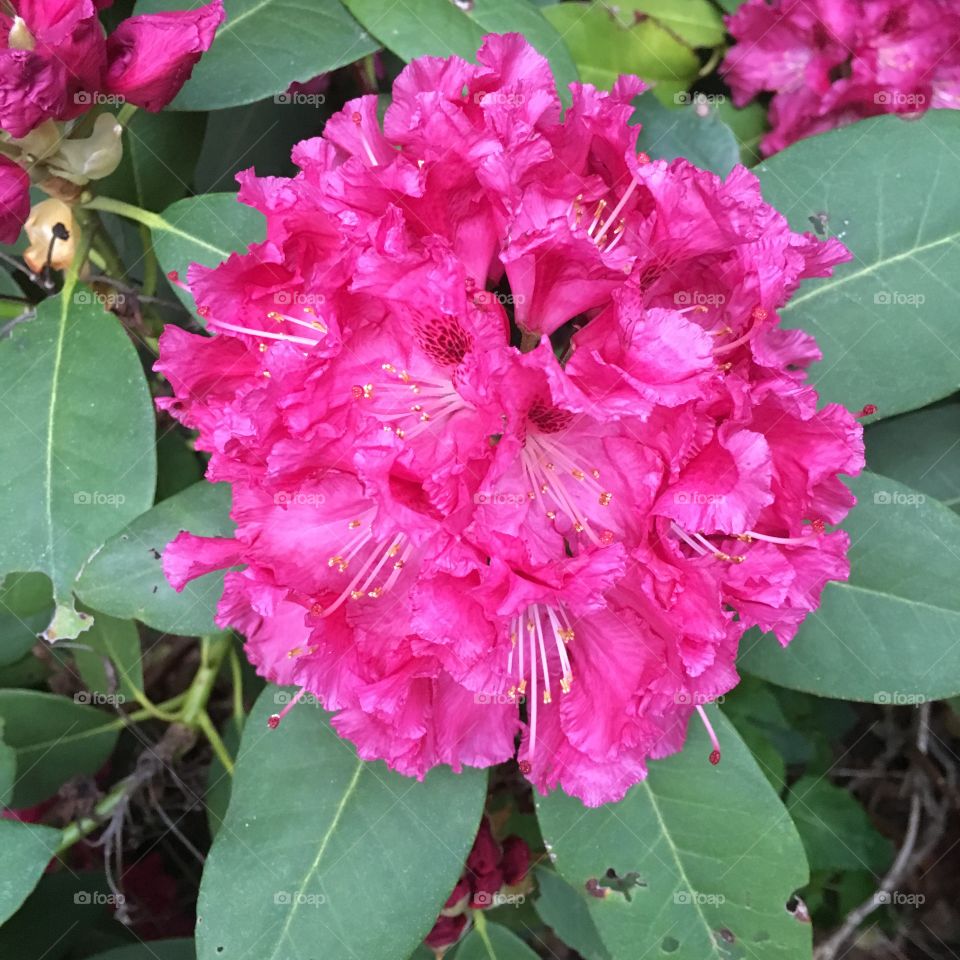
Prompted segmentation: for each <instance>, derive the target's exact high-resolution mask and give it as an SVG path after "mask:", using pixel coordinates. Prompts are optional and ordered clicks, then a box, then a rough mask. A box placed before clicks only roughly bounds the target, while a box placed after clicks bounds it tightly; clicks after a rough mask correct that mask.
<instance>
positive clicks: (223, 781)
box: [204, 717, 240, 837]
mask: <svg viewBox="0 0 960 960" xmlns="http://www.w3.org/2000/svg"><path fill="white" fill-rule="evenodd" d="M222 733H223V745H224V746H225V747H226V748H227V751H228V752H229V754H230V756H231V757H236V755H237V750H238V749H239V747H240V731H239V730H238V728H237V722H236V719H235V718H234V717H231V718H230V719H229V720H228V721H227V722H226V724H225V725H224V729H223V731H222ZM231 784H232V780H231V777H230V774H229V773H227V771H226V768H225V767H224V766H223V764H222V763H221V762H220V758H219V757H218V756H217V755H216V754H214V755H213V758H212V759H211V761H210V769H209V770H208V771H207V789H206V793H205V795H204V806H205V807H206V809H207V825H208V826H209V827H210V836H211V837H215V836H216V835H217V831H218V830H219V829H220V827H221V825H222V824H223V821H224V820H226V818H227V808H228V807H229V806H230V787H231Z"/></svg>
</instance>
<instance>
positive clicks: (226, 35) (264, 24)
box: [136, 0, 378, 110]
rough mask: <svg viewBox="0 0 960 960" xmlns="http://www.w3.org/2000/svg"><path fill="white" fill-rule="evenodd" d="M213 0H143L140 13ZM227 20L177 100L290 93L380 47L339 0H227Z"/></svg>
mask: <svg viewBox="0 0 960 960" xmlns="http://www.w3.org/2000/svg"><path fill="white" fill-rule="evenodd" d="M205 2H206V0H187V2H184V0H139V2H138V3H137V8H136V12H137V13H153V12H154V11H157V10H182V9H184V8H195V7H199V6H203V4H204V3H205ZM224 7H225V8H226V11H227V20H226V22H225V23H223V24H221V26H220V29H219V30H218V31H217V35H216V37H215V39H214V41H213V46H211V47H210V49H209V50H208V51H207V52H206V53H205V54H204V55H203V56H202V57H201V58H200V62H199V63H198V64H197V65H196V66H195V67H194V68H193V76H192V77H191V78H190V79H189V80H188V81H187V83H186V84H185V85H184V88H183V89H182V90H181V91H180V93H179V94H178V96H177V97H176V99H175V100H174V101H173V104H172V105H171V106H172V108H173V109H174V110H221V109H223V108H224V107H235V106H238V105H239V104H242V103H252V102H253V101H254V100H262V99H263V98H264V97H269V96H271V95H273V94H279V93H283V91H285V90H286V89H287V87H289V86H290V84H291V83H293V82H294V81H307V80H311V79H313V78H314V77H317V76H319V75H320V74H321V73H329V72H330V71H331V70H336V69H337V68H338V67H342V66H345V65H346V64H348V63H353V62H354V61H355V60H360V59H361V58H363V57H365V56H367V55H368V54H371V53H373V52H374V51H375V50H376V49H377V46H378V45H377V43H376V41H375V40H374V39H373V38H372V37H370V36H369V35H368V34H367V33H365V32H364V31H363V29H362V28H361V27H360V25H359V24H358V23H357V22H356V21H355V20H354V19H353V17H351V16H350V14H349V13H347V11H346V10H345V9H344V8H343V4H341V3H340V2H339V0H307V2H303V0H225V3H224Z"/></svg>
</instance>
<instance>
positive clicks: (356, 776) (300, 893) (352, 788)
mask: <svg viewBox="0 0 960 960" xmlns="http://www.w3.org/2000/svg"><path fill="white" fill-rule="evenodd" d="M365 766H366V765H365V764H364V762H363V761H362V760H357V766H356V769H355V770H354V771H353V776H352V777H351V778H350V782H349V783H348V784H347V789H346V790H345V791H344V793H343V796H342V797H341V798H340V803H339V804H338V805H337V809H336V812H335V813H334V815H333V819H332V820H331V821H330V826H329V827H328V828H327V831H326V833H324V835H323V838H322V839H321V841H320V846H319V848H318V850H317V855H316V857H314V859H313V863H312V864H310V869H309V870H307V872H306V874H305V875H304V877H303V881H302V883H301V884H300V887H299V889H298V890H297V897H296V900H295V901H294V902H293V904H291V907H290V912H289V913H288V914H287V919H286V922H285V923H284V925H283V929H282V930H281V931H280V936H279V937H278V938H277V945H276V947H274V949H273V952H272V953H271V954H270V957H271V960H277V958H278V957H279V956H280V954H279V950H280V948H281V947H282V946H283V943H284V941H285V940H286V939H287V938H288V937H289V935H290V926H291V924H292V923H293V918H294V916H295V915H296V912H297V910H298V909H299V907H300V904H301V902H302V901H303V897H304V894H305V893H306V889H307V886H308V885H309V883H310V881H311V880H312V879H313V878H314V876H316V873H317V871H318V870H319V869H320V861H321V860H322V859H323V855H324V853H326V851H327V846H328V844H329V843H330V839H331V838H332V837H333V834H334V831H335V830H336V829H337V827H338V826H339V824H340V820H341V818H342V817H343V812H344V810H345V809H346V807H347V803H348V802H349V800H350V798H351V797H352V796H353V794H354V793H356V790H357V784H358V783H359V782H360V776H361V774H362V773H363V771H364V768H365Z"/></svg>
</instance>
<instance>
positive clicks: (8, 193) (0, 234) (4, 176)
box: [0, 157, 30, 243]
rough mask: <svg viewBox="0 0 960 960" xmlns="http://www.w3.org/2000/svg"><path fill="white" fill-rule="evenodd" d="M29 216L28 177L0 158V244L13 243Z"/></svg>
mask: <svg viewBox="0 0 960 960" xmlns="http://www.w3.org/2000/svg"><path fill="white" fill-rule="evenodd" d="M28 216H30V177H29V175H28V174H27V172H26V170H24V169H23V168H21V167H19V166H17V164H15V163H14V162H13V161H12V160H7V159H6V157H0V243H14V242H15V241H16V239H17V237H18V236H20V228H21V227H22V226H23V225H24V223H25V222H26V219H27V217H28Z"/></svg>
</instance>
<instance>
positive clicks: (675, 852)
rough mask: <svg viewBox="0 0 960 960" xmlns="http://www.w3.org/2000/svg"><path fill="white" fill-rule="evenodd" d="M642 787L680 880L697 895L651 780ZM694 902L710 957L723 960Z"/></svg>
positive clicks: (694, 900)
mask: <svg viewBox="0 0 960 960" xmlns="http://www.w3.org/2000/svg"><path fill="white" fill-rule="evenodd" d="M640 785H641V786H642V787H643V789H644V790H646V791H647V796H648V797H649V798H650V806H651V807H652V809H653V812H654V814H655V815H656V818H657V823H659V824H660V833H661V835H662V836H663V839H664V840H666V842H667V846H669V847H670V855H671V856H672V857H673V862H674V863H675V864H676V865H677V871H678V872H679V874H680V879H681V880H682V881H683V882H684V883H685V884H686V887H687V890H688V891H689V893H690V894H691V895H692V894H695V893H696V890H695V888H694V886H693V884H692V883H691V882H690V878H689V877H688V876H687V871H686V870H685V869H684V866H683V860H682V859H681V858H680V851H679V849H678V848H677V845H676V844H675V843H674V842H673V837H671V835H670V831H669V830H668V829H667V824H666V821H665V820H664V819H663V816H662V814H661V812H660V805H659V804H658V803H657V797H656V794H654V792H653V790H651V789H650V782H649V780H642V781H641V782H640ZM692 900H693V906H694V907H695V908H696V911H697V916H698V917H699V918H700V922H701V923H702V924H703V928H704V930H705V931H706V934H707V940H708V941H709V943H710V957H715V958H717V960H723V956H722V954H721V953H720V950H719V948H718V946H717V942H716V940H715V939H714V937H713V928H712V927H711V926H710V922H709V921H708V920H707V918H706V915H705V914H704V912H703V909H702V908H701V906H700V903H699V901H698V899H697V898H696V897H695V896H692Z"/></svg>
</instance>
